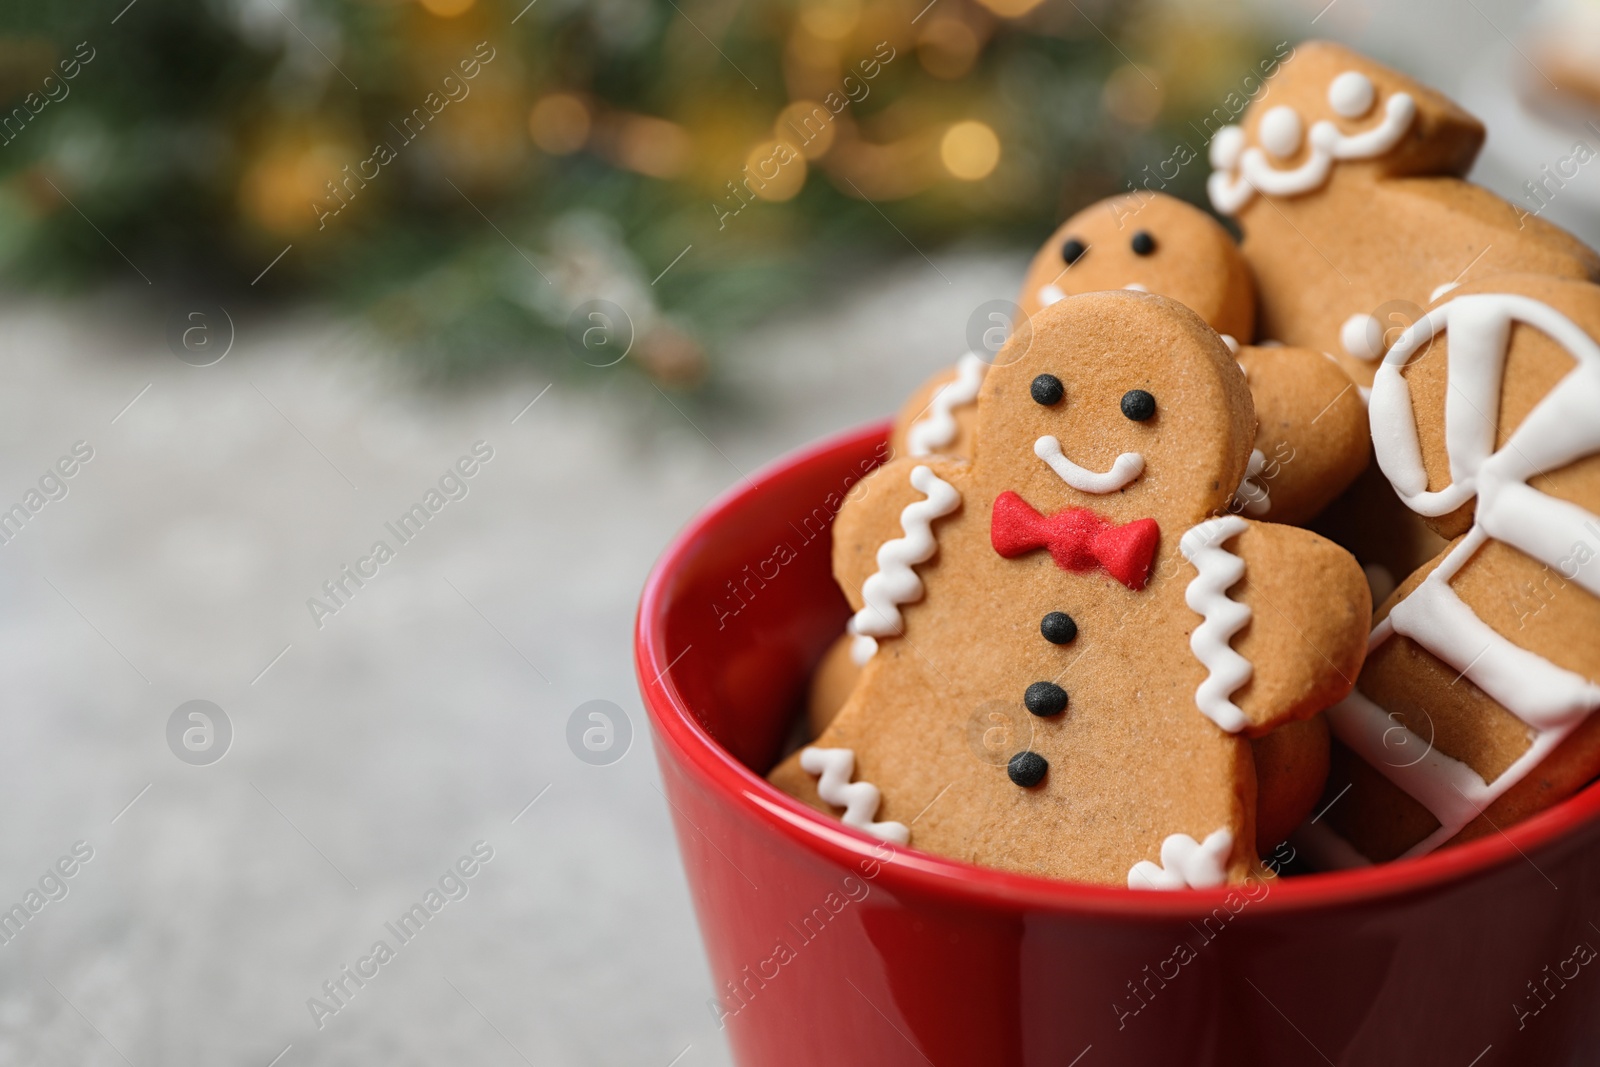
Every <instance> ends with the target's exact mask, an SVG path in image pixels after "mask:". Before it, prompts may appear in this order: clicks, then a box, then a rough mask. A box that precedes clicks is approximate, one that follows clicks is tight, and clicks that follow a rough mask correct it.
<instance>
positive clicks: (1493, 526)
mask: <svg viewBox="0 0 1600 1067" xmlns="http://www.w3.org/2000/svg"><path fill="white" fill-rule="evenodd" d="M1597 413H1600V286H1595V285H1591V284H1588V283H1585V282H1575V281H1569V280H1565V279H1557V278H1551V277H1548V276H1537V275H1505V276H1501V277H1498V278H1489V279H1484V280H1483V281H1482V282H1479V283H1476V284H1473V285H1464V286H1462V287H1461V288H1459V289H1456V290H1454V291H1452V292H1451V293H1450V294H1448V295H1447V296H1446V297H1444V298H1443V299H1441V300H1440V302H1438V303H1437V304H1435V305H1433V307H1431V308H1430V309H1429V310H1428V311H1427V313H1426V315H1425V316H1424V317H1423V318H1421V319H1419V320H1418V321H1417V323H1416V324H1415V325H1413V326H1412V327H1411V328H1410V329H1408V330H1407V331H1406V332H1405V333H1404V334H1403V335H1401V337H1400V339H1399V340H1398V341H1396V342H1395V345H1394V347H1393V348H1392V349H1390V351H1389V353H1388V354H1387V355H1386V356H1385V357H1384V361H1383V364H1382V366H1381V367H1380V368H1379V370H1378V374H1377V378H1376V380H1375V383H1374V385H1373V392H1372V431H1373V439H1374V445H1375V448H1376V453H1377V458H1378V462H1379V464H1380V465H1381V466H1382V469H1383V472H1384V474H1385V475H1387V476H1388V478H1389V480H1390V481H1391V482H1392V483H1393V485H1394V487H1395V489H1396V490H1397V491H1398V492H1399V493H1400V495H1401V497H1402V499H1403V500H1404V501H1405V502H1406V504H1407V505H1409V506H1410V507H1411V508H1412V509H1414V510H1415V511H1416V512H1417V513H1418V514H1420V515H1423V516H1425V517H1426V518H1427V520H1428V522H1429V523H1430V524H1432V525H1433V526H1434V527H1435V529H1437V530H1438V531H1439V533H1440V534H1442V535H1444V536H1446V537H1449V538H1451V539H1452V540H1451V542H1450V544H1449V547H1448V548H1447V550H1446V551H1445V552H1443V553H1442V554H1441V555H1440V556H1439V557H1437V558H1436V559H1434V560H1433V561H1431V562H1430V563H1429V564H1428V565H1427V566H1425V567H1423V568H1422V569H1421V570H1419V571H1418V572H1417V573H1415V574H1413V575H1412V576H1411V577H1410V578H1409V579H1408V580H1407V581H1406V582H1404V583H1403V584H1402V585H1401V587H1400V588H1399V589H1398V590H1397V591H1396V593H1395V594H1394V595H1393V596H1392V597H1390V599H1389V601H1388V602H1387V603H1386V604H1384V606H1383V609H1382V610H1381V611H1380V612H1379V615H1378V624H1377V628H1376V629H1374V630H1373V632H1372V635H1371V647H1370V651H1369V653H1368V657H1367V661H1366V664H1365V666H1364V667H1363V669H1362V673H1361V678H1360V681H1359V683H1358V686H1359V687H1358V689H1357V691H1356V692H1354V693H1352V694H1351V695H1350V696H1349V697H1348V698H1347V699H1346V700H1345V701H1343V702H1342V703H1341V704H1340V705H1339V706H1338V707H1336V708H1334V709H1332V710H1330V711H1329V713H1328V718H1329V720H1330V723H1331V725H1332V726H1333V730H1334V734H1335V736H1336V737H1337V739H1338V742H1339V744H1338V745H1337V747H1336V756H1335V760H1334V769H1335V773H1334V775H1333V776H1331V777H1330V780H1329V783H1328V791H1329V800H1330V801H1333V799H1334V797H1336V796H1337V797H1339V799H1338V800H1337V802H1336V803H1334V804H1333V806H1332V807H1331V809H1330V810H1329V813H1328V817H1327V818H1326V819H1323V820H1320V821H1321V823H1322V824H1323V828H1319V829H1314V830H1312V831H1311V832H1310V843H1311V844H1312V845H1313V846H1314V847H1317V848H1318V849H1319V851H1321V852H1322V853H1323V859H1324V861H1326V862H1335V863H1337V862H1341V861H1347V862H1359V860H1360V858H1362V857H1364V858H1366V859H1369V860H1387V859H1392V858H1395V857H1397V856H1413V855H1419V854H1422V853H1425V852H1428V851H1430V850H1432V849H1434V848H1437V847H1438V846H1440V845H1442V844H1446V843H1449V842H1455V841H1462V840H1466V839H1469V838H1472V837H1477V836H1480V835H1483V834H1489V833H1494V832H1495V830H1496V828H1503V827H1505V826H1506V825H1508V824H1509V823H1511V822H1514V821H1516V820H1518V819H1521V818H1525V817H1526V816H1528V815H1530V814H1532V813H1534V812H1536V811H1539V810H1541V809H1543V808H1546V807H1548V806H1550V805H1551V804H1553V803H1555V802H1556V801H1559V800H1561V799H1563V798H1564V797H1567V796H1569V795H1571V794H1572V793H1573V792H1575V791H1576V790H1577V789H1579V788H1580V787H1581V786H1582V785H1584V784H1585V783H1586V782H1588V781H1590V780H1592V779H1593V778H1594V777H1595V776H1596V775H1597V774H1600V716H1593V715H1592V714H1591V713H1592V712H1593V711H1594V710H1595V709H1596V708H1600V642H1597V641H1596V640H1595V635H1596V634H1597V633H1600V417H1597ZM1341 794H1343V795H1341ZM1329 827H1331V832H1330V830H1329V829H1328V828H1329ZM1335 834H1337V835H1338V837H1335V836H1334V835H1335ZM1339 838H1342V839H1343V840H1342V841H1340V840H1339ZM1351 846H1353V851H1352V847H1351Z"/></svg>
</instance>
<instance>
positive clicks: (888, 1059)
mask: <svg viewBox="0 0 1600 1067" xmlns="http://www.w3.org/2000/svg"><path fill="white" fill-rule="evenodd" d="M885 434H886V427H885V426H882V425H878V426H872V427H869V428H867V429H864V430H860V431H856V432H853V433H849V434H845V435H843V436H840V437H837V438H834V439H831V440H828V441H825V442H823V443H821V444H818V445H815V446H813V447H811V448H808V449H806V450H804V451H802V452H801V453H799V454H797V455H794V456H792V457H790V458H787V459H785V460H782V461H780V462H778V463H777V464H775V465H774V466H772V467H770V468H768V469H767V470H765V471H763V472H761V473H760V474H757V475H754V476H753V477H752V478H751V479H748V480H747V481H746V482H745V483H744V484H742V485H741V486H739V487H737V488H735V489H734V490H733V491H731V492H730V493H728V494H727V495H726V496H724V497H723V498H722V499H720V500H718V501H717V502H716V503H714V504H712V505H711V506H710V507H709V508H707V509H706V510H705V511H704V512H703V513H701V515H700V516H699V517H698V518H696V519H695V520H694V521H693V522H692V523H690V525H689V526H688V528H687V529H686V530H684V532H683V533H682V534H680V535H679V537H678V538H677V540H676V541H675V542H673V544H672V546H671V547H670V548H669V549H668V550H667V552H666V553H665V555H663V556H662V558H661V560H660V562H658V563H657V565H656V568H655V570H654V572H653V573H652V574H651V576H650V579H649V582H648V583H647V585H646V586H645V591H644V597H643V600H642V602H641V604H640V607H639V619H638V632H637V640H636V647H635V654H636V665H637V669H638V673H639V678H640V684H641V687H642V690H643V694H644V701H645V705H646V707H647V708H648V709H649V714H650V719H651V722H652V724H653V725H654V728H655V738H656V753H657V757H658V759H659V760H660V764H661V776H662V779H663V781H664V784H665V788H666V796H667V799H668V801H669V803H670V804H671V807H672V813H673V821H674V825H675V826H676V828H677V834H678V844H679V848H680V850H681V852H682V855H683V861H684V866H685V867H686V869H687V871H688V875H689V885H690V888H691V890H692V892H693V896H694V901H695V907H696V910H697V912H698V916H699V920H700V928H701V932H702V935H703V936H704V939H705V944H706V951H707V953H708V955H709V957H710V962H711V971H712V975H713V979H714V982H715V985H716V989H715V990H714V991H713V996H711V997H710V998H709V999H708V1002H707V1011H708V1012H709V1013H710V1014H711V1015H712V1016H713V1017H715V1018H716V1019H717V1021H718V1023H719V1025H721V1026H724V1027H726V1029H727V1032H728V1036H729V1040H730V1042H731V1043H732V1046H733V1050H734V1054H735V1056H736V1058H737V1059H738V1061H739V1062H740V1063H741V1064H743V1065H745V1067H791V1065H792V1067H854V1065H857V1064H860V1065H869V1064H870V1065H874V1067H877V1065H900V1064H905V1065H920V1064H934V1065H936V1067H946V1065H950V1067H977V1065H987V1064H995V1065H1012V1064H1021V1065H1035V1064H1039V1065H1048V1067H1075V1065H1077V1067H1108V1065H1113V1064H1128V1065H1138V1067H1146V1065H1162V1064H1217V1065H1226V1067H1243V1065H1254V1064H1294V1065H1301V1064H1318V1063H1324V1062H1326V1063H1328V1064H1338V1065H1341V1067H1342V1065H1346V1064H1352V1065H1354V1064H1363V1065H1365V1064H1375V1065H1388V1064H1395V1065H1407V1067H1410V1065H1432V1064H1440V1065H1449V1067H1489V1065H1492V1064H1540V1065H1546V1064H1572V1065H1577V1064H1594V1063H1600V1012H1597V1011H1596V1010H1595V1009H1596V1007H1597V1006H1600V960H1597V959H1596V949H1600V784H1595V785H1591V786H1589V787H1588V788H1587V789H1585V790H1584V791H1583V792H1581V793H1580V794H1578V795H1577V796H1576V797H1573V798H1572V799H1570V800H1568V801H1566V802H1564V803H1562V804H1559V805H1557V806H1556V807H1554V808H1552V809H1550V810H1548V811H1546V812H1543V813H1542V814H1540V815H1538V816H1537V817H1535V818H1532V819H1529V820H1527V821H1526V822H1523V823H1519V824H1518V825H1516V826H1513V827H1510V828H1509V829H1507V830H1506V831H1505V832H1504V833H1502V834H1499V835H1496V836H1492V837H1487V838H1483V839H1480V840H1478V841H1475V842H1472V843H1470V844H1467V845H1464V846H1461V847H1459V848H1452V849H1446V850H1444V851H1442V852H1438V853H1436V854H1434V855H1431V856H1427V857H1424V858H1422V859H1418V860H1411V861H1405V862H1397V863H1390V864H1386V865H1381V866H1377V867H1371V868H1366V869H1362V870H1356V871H1344V872H1337V873H1330V874H1311V875H1304V876H1299V877H1291V878H1283V879H1278V880H1276V881H1274V882H1271V883H1266V882H1262V883H1257V884H1252V885H1248V886H1246V887H1243V888H1242V889H1240V888H1235V889H1231V890H1229V889H1216V890H1185V891H1181V892H1144V891H1134V890H1128V889H1122V888H1113V887H1106V886H1091V885H1076V884H1073V883H1069V882H1060V881H1052V880H1046V879H1040V878H1031V877H1027V876H1024V875H1018V874H1011V873H1006V872H1002V871H996V870H988V869H984V868H979V867H974V866H971V865H969V864H965V863H960V862H956V861H953V860H948V859H944V858H941V857H938V856H931V855H927V854H924V853H920V852H917V851H915V850H912V849H905V848H899V847H896V846H893V845H890V844H887V843H885V842H882V841H879V840H877V839H875V838H872V837H868V836H866V835H864V834H861V833H857V832H856V831H854V830H850V829H847V828H845V827H844V826H843V825H842V824H841V823H839V822H838V821H836V820H834V819H830V818H826V817H824V816H821V815H819V814H817V813H816V812H814V811H812V810H811V809H809V808H807V807H805V806H804V805H801V804H799V803H797V802H795V801H794V800H792V799H790V798H789V797H787V796H785V795H783V794H782V793H779V792H778V791H777V790H775V789H773V788H772V787H771V786H769V785H768V784H767V783H766V781H765V780H764V779H763V775H764V774H765V772H766V771H767V770H768V769H769V768H770V767H771V766H772V764H773V763H774V762H775V761H776V760H777V758H778V756H779V755H780V753H781V752H782V751H783V749H784V746H785V743H786V740H787V739H788V738H789V737H790V735H791V731H792V729H793V726H794V723H795V720H796V717H797V715H798V714H799V710H800V708H801V705H802V701H803V697H804V693H805V688H806V683H807V680H808V678H809V675H810V673H811V670H812V667H813V665H814V664H815V663H816V661H817V659H818V658H819V657H820V655H821V653H822V651H823V649H824V648H826V647H827V645H828V644H829V642H831V641H832V640H833V639H834V638H835V637H836V636H837V635H838V634H839V633H840V632H841V628H842V627H843V625H844V621H845V619H846V617H847V615H848V609H847V607H846V605H845V601H844V599H843V597H842V596H841V595H840V594H839V592H838V589H837V588H836V586H835V585H834V583H833V578H832V573H831V567H830V556H831V549H830V546H831V538H830V536H829V525H830V524H831V522H832V519H833V516H834V514H835V513H836V512H837V510H838V508H839V506H840V504H841V503H842V502H843V499H844V496H845V494H846V493H847V492H848V491H849V489H850V487H851V486H852V485H854V484H855V483H856V482H857V481H859V480H860V479H861V477H862V476H863V475H864V474H866V473H867V472H868V471H870V470H871V469H872V468H873V467H874V466H875V465H876V464H877V463H878V462H879V461H880V460H881V459H882V458H883V456H885V455H886V454H887V449H886V445H885Z"/></svg>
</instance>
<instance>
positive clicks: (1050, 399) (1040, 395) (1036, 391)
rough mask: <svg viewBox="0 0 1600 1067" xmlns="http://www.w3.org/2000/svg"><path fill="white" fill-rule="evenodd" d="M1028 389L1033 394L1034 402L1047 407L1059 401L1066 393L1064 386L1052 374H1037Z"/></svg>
mask: <svg viewBox="0 0 1600 1067" xmlns="http://www.w3.org/2000/svg"><path fill="white" fill-rule="evenodd" d="M1028 391H1029V392H1030V393H1032V394H1033V402H1034V403H1035V404H1043V405H1044V406H1045V407H1047V408H1048V407H1054V406H1055V405H1056V404H1059V403H1061V398H1062V397H1064V396H1066V395H1067V390H1066V387H1065V386H1063V385H1062V384H1061V379H1060V378H1057V377H1056V376H1055V375H1054V374H1041V375H1039V376H1038V377H1037V378H1035V379H1034V380H1033V384H1032V385H1030V386H1029V387H1028Z"/></svg>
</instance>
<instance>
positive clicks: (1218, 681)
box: [1178, 515, 1255, 734]
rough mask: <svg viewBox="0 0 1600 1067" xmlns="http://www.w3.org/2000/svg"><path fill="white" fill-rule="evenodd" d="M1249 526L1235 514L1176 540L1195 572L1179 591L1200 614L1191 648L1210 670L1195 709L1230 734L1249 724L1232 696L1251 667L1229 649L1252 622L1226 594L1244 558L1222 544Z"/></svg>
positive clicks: (1196, 697) (1252, 670) (1240, 572)
mask: <svg viewBox="0 0 1600 1067" xmlns="http://www.w3.org/2000/svg"><path fill="white" fill-rule="evenodd" d="M1249 527H1250V524H1249V523H1248V522H1246V521H1245V520H1244V519H1241V518H1239V516H1237V515H1224V516H1223V517H1222V518H1219V519H1208V520H1206V521H1205V522H1202V523H1200V524H1199V525H1198V526H1195V527H1192V528H1191V529H1190V530H1189V531H1188V532H1187V533H1185V534H1184V535H1183V539H1182V540H1181V541H1179V542H1178V551H1180V552H1182V553H1183V558H1184V559H1186V560H1188V561H1189V562H1190V563H1193V564H1194V568H1195V571H1196V572H1197V573H1196V574H1195V576H1194V578H1192V579H1191V580H1190V581H1189V585H1188V588H1186V589H1185V590H1184V593H1183V600H1184V603H1186V604H1188V605H1189V607H1190V609H1192V610H1193V611H1196V612H1198V613H1199V614H1200V616H1201V622H1200V625H1199V626H1196V627H1195V630H1194V633H1192V634H1190V635H1189V650H1190V651H1191V652H1193V653H1194V656H1195V659H1198V660H1199V661H1200V662H1201V664H1203V665H1204V666H1205V668H1206V670H1207V672H1208V673H1207V675H1206V679H1205V681H1203V682H1201V683H1200V687H1199V688H1198V689H1196V690H1195V694H1194V702H1195V706H1196V707H1198V708H1199V709H1200V711H1201V713H1202V714H1204V715H1205V716H1206V718H1208V719H1210V720H1211V721H1212V722H1214V723H1216V724H1217V725H1218V726H1220V727H1222V728H1223V729H1224V730H1226V731H1228V732H1229V733H1230V734H1234V733H1238V732H1239V731H1240V730H1242V729H1244V728H1245V727H1246V726H1247V725H1249V722H1250V720H1249V719H1248V718H1246V717H1245V714H1244V712H1243V711H1240V710H1239V705H1237V704H1235V703H1234V702H1233V699H1232V698H1233V694H1234V692H1235V691H1237V690H1238V688H1239V687H1240V686H1242V685H1244V683H1246V682H1248V681H1249V680H1250V677H1251V675H1253V674H1254V673H1255V668H1254V667H1253V666H1252V665H1251V663H1250V661H1249V660H1247V659H1245V658H1244V657H1243V656H1241V655H1239V653H1237V652H1235V651H1234V650H1233V649H1232V648H1231V647H1230V646H1229V645H1228V642H1229V641H1231V640H1232V639H1233V635H1234V634H1236V633H1238V632H1239V631H1240V630H1242V629H1244V627H1245V624H1246V623H1248V622H1249V621H1250V615H1251V612H1250V606H1249V605H1248V604H1241V603H1240V602H1239V601H1237V600H1234V599H1232V598H1230V597H1229V596H1228V590H1229V589H1230V588H1232V587H1233V586H1234V585H1235V584H1237V583H1238V581H1239V579H1241V578H1243V577H1244V560H1242V559H1240V558H1239V557H1238V556H1236V555H1234V554H1233V553H1232V552H1229V551H1228V550H1227V549H1225V548H1223V547H1222V545H1223V543H1224V542H1226V541H1227V540H1229V539H1230V538H1233V537H1236V536H1238V535H1239V534H1241V533H1243V532H1244V531H1245V530H1247V529H1249Z"/></svg>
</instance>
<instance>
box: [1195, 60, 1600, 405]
mask: <svg viewBox="0 0 1600 1067" xmlns="http://www.w3.org/2000/svg"><path fill="white" fill-rule="evenodd" d="M1483 136H1484V131H1483V126H1482V125H1481V124H1480V123H1479V122H1478V120H1476V119H1474V118H1473V117H1472V116H1471V115H1469V114H1467V113H1466V112H1465V111H1463V110H1461V109H1460V108H1459V107H1457V106H1456V105H1455V104H1453V103H1452V102H1451V101H1449V100H1448V99H1446V98H1445V97H1443V96H1441V95H1440V94H1439V93H1436V92H1434V91H1433V90H1431V89H1428V88H1426V87H1424V86H1422V85H1419V84H1418V83H1417V82H1415V81H1412V80H1411V79H1410V78H1407V77H1405V76H1404V75H1402V74H1400V73H1398V72H1396V71H1393V70H1390V69H1389V68H1387V67H1384V66H1382V65H1381V64H1378V63H1374V62H1373V61H1372V60H1370V59H1367V58H1366V57H1365V56H1361V55H1358V54H1357V53H1355V52H1352V51H1350V50H1349V49H1346V48H1342V47H1340V46H1338V45H1335V44H1329V43H1327V42H1322V41H1312V42H1308V43H1305V44H1302V45H1300V46H1298V47H1297V48H1296V49H1295V51H1294V55H1293V56H1291V57H1290V58H1289V59H1288V60H1287V61H1286V62H1284V63H1283V64H1282V66H1280V67H1279V68H1278V71H1277V73H1276V74H1275V75H1274V76H1273V77H1272V78H1271V79H1270V80H1269V81H1268V82H1267V91H1266V92H1265V93H1263V94H1262V95H1261V96H1259V97H1258V98H1257V99H1256V100H1255V101H1254V102H1253V103H1252V104H1251V105H1250V107H1249V109H1248V110H1246V111H1245V113H1244V116H1243V122H1242V124H1241V125H1238V126H1227V127H1224V128H1222V129H1221V130H1219V131H1218V132H1217V133H1216V134H1215V135H1214V136H1213V138H1212V140H1211V147H1210V156H1211V163H1212V166H1213V167H1214V168H1215V173H1213V174H1212V175H1211V177H1210V179H1209V183H1208V190H1209V192H1210V194H1211V201H1212V204H1213V205H1214V206H1215V207H1216V209H1217V210H1218V211H1220V212H1222V213H1223V214H1225V215H1231V216H1233V217H1234V218H1236V219H1237V220H1238V222H1239V225H1240V227H1241V228H1242V229H1243V230H1244V235H1245V236H1244V243H1243V246H1242V250H1243V252H1244V256H1245V258H1246V259H1247V260H1248V261H1249V263H1250V266H1251V268H1252V269H1253V272H1254V274H1255V279H1256V300H1257V304H1258V308H1259V315H1258V326H1259V328H1260V330H1261V333H1262V335H1263V336H1266V337H1273V338H1277V339H1278V340H1281V341H1283V342H1284V343H1285V344H1291V345H1303V346H1305V347H1307V348H1312V349H1316V350H1318V351H1324V352H1331V353H1334V354H1335V355H1337V356H1338V357H1339V359H1340V362H1341V364H1342V365H1343V367H1344V369H1345V371H1346V372H1347V373H1348V374H1349V375H1350V377H1351V378H1352V379H1354V380H1355V382H1356V383H1357V384H1358V385H1361V386H1363V387H1365V386H1370V385H1371V384H1372V378H1373V374H1374V372H1375V370H1376V369H1377V364H1378V360H1379V359H1380V358H1381V357H1382V355H1383V352H1384V349H1385V348H1386V347H1387V345H1388V343H1389V342H1392V341H1393V340H1394V337H1395V336H1396V334H1397V333H1398V332H1399V331H1400V329H1403V328H1404V327H1405V326H1406V325H1408V324H1409V323H1410V322H1411V321H1412V320H1414V319H1415V317H1416V315H1417V314H1418V313H1419V312H1420V309H1421V308H1422V307H1423V306H1425V305H1427V304H1428V303H1429V302H1430V301H1431V300H1432V299H1433V298H1434V297H1435V296H1438V295H1442V294H1443V293H1444V292H1445V291H1448V290H1449V288H1450V287H1452V286H1454V285H1459V284H1463V283H1466V282H1471V281H1475V280H1477V279H1479V278H1483V277H1486V276H1488V275H1491V274H1498V273H1503V272H1509V271H1525V272H1532V273H1538V274H1550V275H1557V276H1562V277H1568V278H1591V279H1592V278H1596V277H1600V258H1597V257H1596V255H1595V254H1594V252H1592V251H1591V250H1589V249H1588V248H1586V247H1584V245H1583V244H1582V243H1580V242H1579V241H1578V240H1577V239H1576V238H1574V237H1572V236H1571V235H1570V234H1568V233H1566V232H1565V231H1562V230H1560V229H1557V228H1556V227H1554V226H1552V225H1550V224H1549V223H1546V222H1544V221H1542V220H1540V219H1538V218H1534V217H1532V216H1531V215H1529V214H1528V213H1527V212H1525V211H1521V210H1519V209H1518V208H1516V207H1515V206H1513V205H1512V204H1509V203H1507V202H1506V201H1504V200H1502V199H1500V198H1499V197H1497V196H1495V195H1494V194H1493V193H1490V192H1489V191H1488V190H1486V189H1483V188H1481V187H1480V186H1477V185H1473V184H1472V183H1470V182H1467V181H1464V180H1462V176H1463V175H1464V174H1466V173H1467V171H1468V170H1469V169H1470V168H1471V166H1472V161H1473V159H1474V158H1475V157H1476V156H1477V154H1478V149H1479V148H1480V147H1481V145H1482V144H1483Z"/></svg>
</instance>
